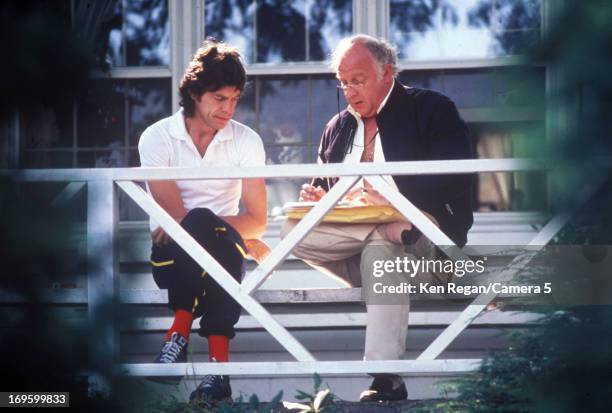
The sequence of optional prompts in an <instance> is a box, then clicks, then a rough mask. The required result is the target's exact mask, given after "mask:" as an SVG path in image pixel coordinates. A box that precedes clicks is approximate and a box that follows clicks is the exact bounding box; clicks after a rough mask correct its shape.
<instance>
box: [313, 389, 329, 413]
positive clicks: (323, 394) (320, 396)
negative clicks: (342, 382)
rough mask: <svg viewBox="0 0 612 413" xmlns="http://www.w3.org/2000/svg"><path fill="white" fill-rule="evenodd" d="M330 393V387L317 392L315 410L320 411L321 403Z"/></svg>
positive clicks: (314, 403)
mask: <svg viewBox="0 0 612 413" xmlns="http://www.w3.org/2000/svg"><path fill="white" fill-rule="evenodd" d="M328 394H329V389H325V390H321V391H320V392H319V393H317V397H315V399H314V402H313V403H312V408H313V409H314V411H315V412H318V411H319V408H320V406H321V403H323V400H325V398H326V397H327V395H328Z"/></svg>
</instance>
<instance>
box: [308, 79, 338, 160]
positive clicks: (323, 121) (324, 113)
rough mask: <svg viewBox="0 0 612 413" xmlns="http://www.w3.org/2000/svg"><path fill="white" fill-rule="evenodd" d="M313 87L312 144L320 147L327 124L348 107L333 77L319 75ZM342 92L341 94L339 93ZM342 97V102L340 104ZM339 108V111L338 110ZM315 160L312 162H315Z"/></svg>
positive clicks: (314, 80) (313, 80) (312, 81)
mask: <svg viewBox="0 0 612 413" xmlns="http://www.w3.org/2000/svg"><path fill="white" fill-rule="evenodd" d="M311 85H312V91H311V95H312V98H311V100H312V103H311V110H312V112H311V113H312V114H311V119H312V139H311V142H312V143H314V144H316V145H318V144H319V139H320V138H321V134H322V133H323V129H324V128H325V125H327V122H329V120H330V119H331V118H332V116H334V115H335V114H337V113H338V111H339V110H344V109H345V108H346V106H347V104H346V100H345V99H344V93H342V91H340V90H339V89H338V88H337V87H336V86H337V85H338V81H337V80H336V78H335V77H334V76H333V75H317V76H313V77H312V80H311ZM338 92H340V93H338ZM338 97H340V102H338ZM338 108H339V109H338ZM315 159H316V158H314V159H313V160H312V161H314V160H315Z"/></svg>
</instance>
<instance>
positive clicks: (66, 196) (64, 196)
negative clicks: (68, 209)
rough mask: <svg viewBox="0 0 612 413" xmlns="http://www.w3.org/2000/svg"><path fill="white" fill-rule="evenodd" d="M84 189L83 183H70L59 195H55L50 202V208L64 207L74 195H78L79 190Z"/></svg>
mask: <svg viewBox="0 0 612 413" xmlns="http://www.w3.org/2000/svg"><path fill="white" fill-rule="evenodd" d="M84 187H85V182H70V183H69V184H68V185H66V186H65V187H64V189H62V191H61V192H60V193H59V194H57V196H56V197H55V199H53V201H51V204H50V206H51V207H52V208H58V207H62V206H64V205H65V204H66V203H68V202H69V201H70V200H71V199H72V198H74V197H75V195H76V194H78V193H79V192H80V191H81V189H83V188H84Z"/></svg>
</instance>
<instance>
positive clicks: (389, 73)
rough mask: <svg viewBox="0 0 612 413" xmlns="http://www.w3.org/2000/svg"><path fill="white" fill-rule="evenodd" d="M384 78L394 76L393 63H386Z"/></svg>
mask: <svg viewBox="0 0 612 413" xmlns="http://www.w3.org/2000/svg"><path fill="white" fill-rule="evenodd" d="M383 78H384V79H385V80H387V79H391V78H393V66H391V64H388V63H387V64H386V65H385V71H384V72H383Z"/></svg>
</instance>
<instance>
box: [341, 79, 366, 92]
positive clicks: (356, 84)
mask: <svg viewBox="0 0 612 413" xmlns="http://www.w3.org/2000/svg"><path fill="white" fill-rule="evenodd" d="M365 84H366V81H365V80H351V81H350V82H346V83H342V82H340V83H338V85H337V86H336V87H337V88H338V89H340V90H342V91H343V92H346V91H347V90H349V89H353V90H359V89H361V88H363V87H364V86H365Z"/></svg>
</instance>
